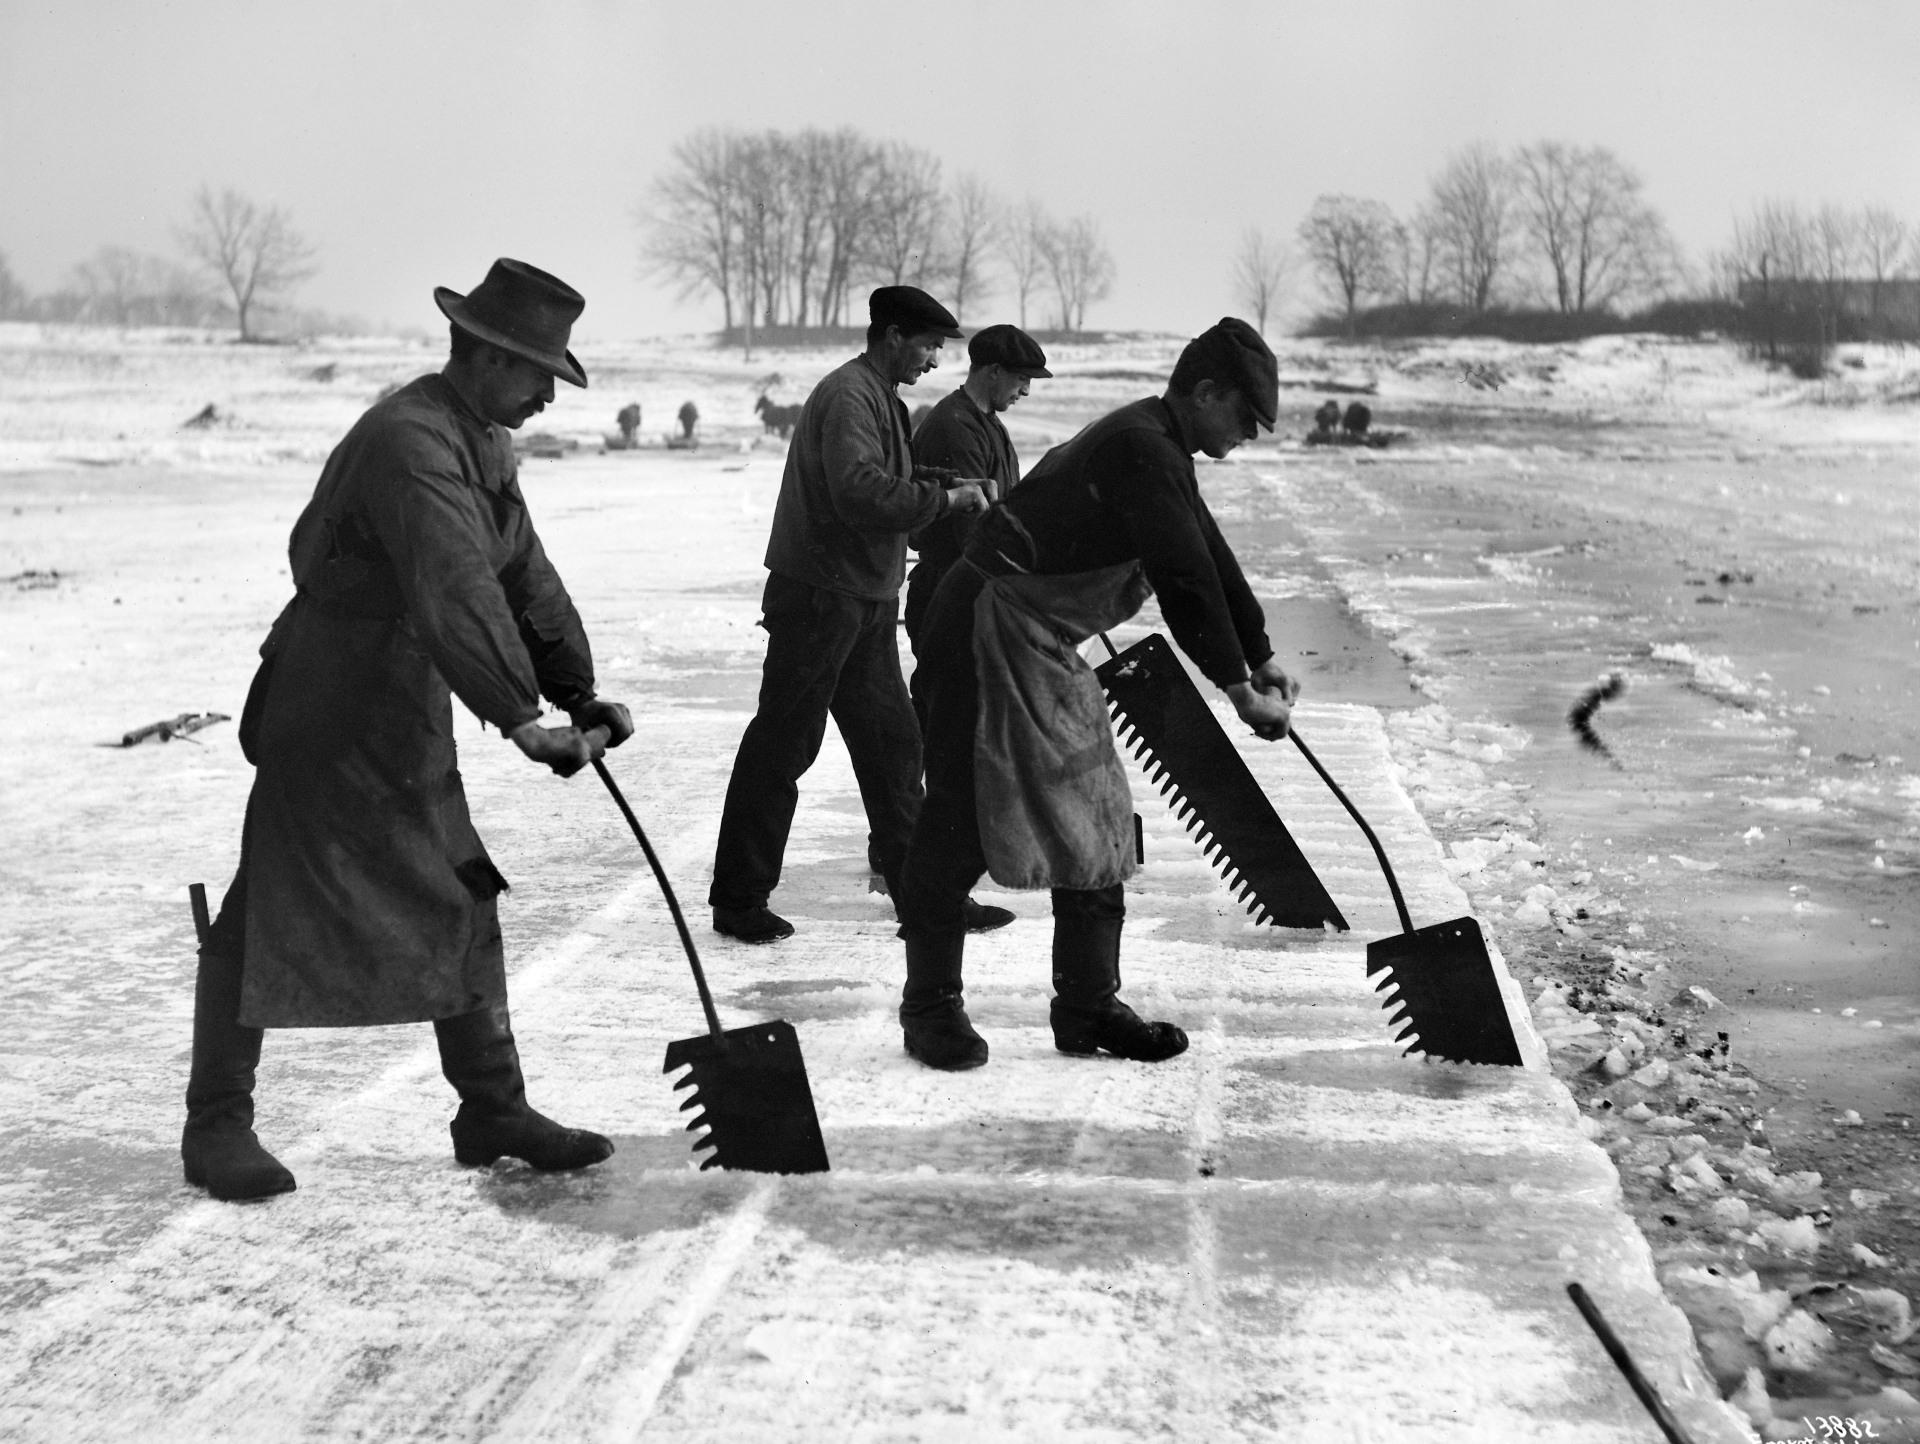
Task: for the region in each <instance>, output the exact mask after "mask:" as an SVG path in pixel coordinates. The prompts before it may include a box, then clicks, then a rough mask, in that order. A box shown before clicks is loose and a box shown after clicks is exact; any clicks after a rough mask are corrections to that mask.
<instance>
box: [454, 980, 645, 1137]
mask: <svg viewBox="0 0 1920 1444" xmlns="http://www.w3.org/2000/svg"><path fill="white" fill-rule="evenodd" d="M433 1032H434V1037H435V1038H436V1039H437V1040H438V1041H439V1044H440V1071H441V1073H443V1074H444V1075H445V1076H446V1080H447V1081H448V1082H449V1083H451V1084H452V1085H453V1089H454V1092H456V1093H458V1094H459V1095H460V1108H459V1111H458V1112H456V1113H455V1114H454V1115H453V1122H452V1123H450V1124H448V1125H447V1128H448V1131H449V1132H450V1133H452V1135H453V1156H454V1157H455V1158H456V1159H458V1160H459V1161H460V1162H462V1163H465V1164H469V1165H472V1166H474V1167H478V1168H484V1167H486V1166H487V1165H488V1164H490V1163H493V1162H495V1161H497V1160H498V1159H501V1158H518V1159H521V1160H522V1161H524V1162H526V1163H529V1164H531V1165H532V1166H533V1167H535V1168H538V1169H541V1170H543V1171H546V1172H557V1171H560V1170H563V1169H569V1168H586V1167H588V1166H589V1165H591V1164H595V1163H599V1162H601V1161H603V1160H604V1159H607V1158H610V1157H612V1155H613V1143H612V1140H610V1139H607V1138H603V1137H602V1136H601V1135H600V1134H598V1133H589V1132H588V1131H587V1130H586V1129H584V1128H566V1127H563V1126H562V1125H560V1124H558V1123H555V1122H554V1121H553V1120H552V1119H551V1118H548V1117H547V1116H546V1115H545V1114H542V1113H536V1112H535V1111H534V1110H533V1109H532V1108H531V1107H530V1106H529V1105H528V1103H527V1085H526V1080H525V1079H524V1078H523V1077H522V1076H521V1073H520V1051H519V1049H517V1048H516V1047H514V1043H513V1025H512V1023H511V1021H510V1020H509V1018H508V1016H507V1005H506V1004H505V1003H501V1004H500V1005H498V1006H497V1007H492V1008H479V1009H476V1010H475V1011H473V1012H471V1013H462V1014H460V1015H459V1016H458V1017H454V1018H439V1019H436V1020H435V1021H434V1025H433Z"/></svg>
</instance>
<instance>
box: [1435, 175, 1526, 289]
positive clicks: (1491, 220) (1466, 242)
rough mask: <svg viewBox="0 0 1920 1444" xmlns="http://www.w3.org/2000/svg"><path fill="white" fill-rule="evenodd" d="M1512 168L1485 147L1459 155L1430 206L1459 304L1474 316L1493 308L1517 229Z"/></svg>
mask: <svg viewBox="0 0 1920 1444" xmlns="http://www.w3.org/2000/svg"><path fill="white" fill-rule="evenodd" d="M1513 201H1514V184H1513V171H1512V168H1511V167H1510V166H1509V165H1508V164H1507V163H1506V162H1505V161H1504V160H1502V159H1501V158H1500V156H1499V155H1498V154H1497V153H1496V152H1495V151H1494V150H1493V148H1492V147H1491V146H1488V145H1486V144H1485V143H1480V144H1475V145H1471V146H1468V147H1467V148H1466V149H1465V150H1463V151H1459V152H1457V153H1456V154H1455V155H1454V156H1453V158H1452V159H1451V160H1449V161H1448V162H1447V164H1446V167H1445V169H1443V170H1442V171H1441V172H1440V174H1439V176H1437V177H1436V178H1435V180H1434V182H1433V192H1432V196H1431V199H1430V201H1429V204H1430V206H1431V207H1432V210H1433V215H1434V220H1435V222H1436V223H1437V231H1438V239H1439V249H1440V256H1441V259H1442V264H1443V266H1444V268H1445V269H1446V270H1447V271H1448V272H1449V273H1450V274H1451V275H1452V278H1453V284H1454V294H1455V297H1456V299H1458V300H1459V302H1460V303H1461V304H1462V305H1463V306H1466V307H1468V308H1469V309H1470V310H1473V311H1484V310H1486V309H1487V307H1488V306H1490V305H1492V304H1493V300H1494V293H1495V286H1496V285H1497V283H1498V282H1499V279H1500V273H1501V270H1502V268H1503V266H1504V265H1505V264H1506V262H1507V259H1508V255H1507V252H1508V248H1509V246H1510V243H1511V240H1512V236H1511V232H1512V228H1513Z"/></svg>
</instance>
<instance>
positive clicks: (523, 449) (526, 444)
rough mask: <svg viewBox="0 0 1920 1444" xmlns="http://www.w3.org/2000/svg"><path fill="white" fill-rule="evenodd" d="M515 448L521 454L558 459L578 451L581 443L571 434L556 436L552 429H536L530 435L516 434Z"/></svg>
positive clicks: (516, 452) (551, 459) (552, 459)
mask: <svg viewBox="0 0 1920 1444" xmlns="http://www.w3.org/2000/svg"><path fill="white" fill-rule="evenodd" d="M513 449H514V453H515V454H516V455H519V456H540V457H545V458H546V459H547V460H549V461H558V460H559V459H560V458H561V457H563V456H565V455H566V454H567V453H568V452H569V451H578V450H579V449H580V443H579V442H577V441H575V440H574V439H573V438H572V437H571V436H555V435H554V434H553V433H552V432H551V431H535V432H533V433H531V434H530V435H525V436H520V435H516V436H515V437H514V438H513Z"/></svg>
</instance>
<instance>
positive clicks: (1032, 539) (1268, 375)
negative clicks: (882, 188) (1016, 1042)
mask: <svg viewBox="0 0 1920 1444" xmlns="http://www.w3.org/2000/svg"><path fill="white" fill-rule="evenodd" d="M1278 399H1279V371H1278V363H1277V362H1276V361H1275V359H1274V355H1273V352H1272V351H1270V350H1268V348H1267V344H1266V342H1265V341H1263V340H1261V338H1260V335H1259V333H1258V332H1256V331H1255V330H1254V329H1253V327H1251V326H1249V325H1248V324H1247V323H1246V322H1244V321H1241V320H1239V319H1237V318H1235V317H1231V316H1229V317H1226V318H1224V319H1223V320H1221V321H1220V322H1219V323H1218V324H1217V325H1214V326H1210V327H1208V328H1207V329H1206V330H1205V331H1203V332H1202V333H1201V334H1200V335H1198V336H1196V337H1195V338H1194V339H1193V340H1192V341H1191V342H1189V343H1188V344H1187V346H1186V348H1185V349H1184V350H1183V351H1182V352H1181V354H1180V359H1179V360H1178V362H1176V363H1175V365H1174V368H1173V375H1172V376H1171V377H1169V378H1168V381H1167V387H1166V390H1165V392H1164V393H1163V394H1161V395H1159V396H1150V397H1147V398H1145V399H1143V400H1140V401H1135V402H1133V403H1132V404H1130V405H1127V406H1123V407H1121V408H1120V409H1119V410H1117V411H1114V412H1110V413H1109V414H1107V415H1106V416H1103V417H1102V418H1100V419H1099V420H1098V421H1095V422H1094V423H1093V424H1092V425H1090V426H1088V427H1087V428H1086V429H1084V430H1083V431H1081V432H1080V433H1079V435H1077V436H1075V437H1073V438H1072V439H1071V440H1070V441H1066V442H1064V443H1062V444H1061V445H1059V446H1056V447H1054V448H1053V450H1051V451H1049V452H1048V453H1047V454H1046V455H1045V456H1043V457H1041V458H1040V460H1039V461H1037V462H1036V463H1034V466H1033V468H1032V470H1030V471H1029V472H1028V473H1027V475H1026V478H1025V479H1024V480H1023V481H1022V482H1021V483H1020V486H1019V489H1018V490H1016V491H1015V492H1014V493H1013V494H1012V495H1011V496H1009V497H1008V498H1007V501H1006V504H1005V505H1004V506H999V507H995V508H994V509H993V511H992V512H991V513H990V514H989V515H988V516H987V517H986V518H985V519H984V520H982V521H981V522H980V524H979V525H978V526H977V527H976V528H975V529H974V533H973V536H972V538H971V539H970V540H969V541H968V544H967V550H966V553H965V556H964V558H963V559H962V561H961V562H960V563H959V564H958V565H956V566H954V567H953V568H952V569H951V570H950V571H949V572H948V573H947V575H946V578H945V580H944V581H942V582H941V584H940V589H939V590H938V591H937V592H936V593H934V596H933V601H932V604H931V606H930V607H929V609H928V613H927V618H926V622H925V626H924V629H923V630H922V632H921V634H920V639H919V657H920V671H921V673H922V676H923V688H922V691H921V696H922V698H923V699H924V702H925V706H926V714H927V726H926V768H927V770H926V789H927V790H926V800H925V802H924V804H923V805H922V807H921V810H920V816H919V820H918V822H917V823H916V824H915V827H914V830H913V838H912V841H911V843H910V844H909V845H908V849H907V859H906V867H905V878H904V888H903V890H902V892H901V893H900V895H899V912H900V936H901V938H902V939H903V940H904V941H905V943H906V965H907V968H906V971H907V976H906V982H905V986H904V987H903V988H902V990H901V999H900V1028H901V1035H902V1041H903V1042H904V1043H905V1045H906V1049H907V1051H908V1052H909V1053H911V1054H912V1055H913V1056H914V1057H915V1058H917V1059H919V1060H920V1061H921V1062H922V1063H924V1064H926V1065H927V1066H928V1067H930V1068H942V1069H948V1070H958V1069H964V1068H977V1067H979V1066H980V1065H981V1064H983V1063H985V1062H986V1061H987V1055H988V1048H987V1043H986V1040H985V1039H983V1038H982V1037H981V1036H980V1035H979V1033H977V1032H976V1031H975V1030H974V1027H973V1023H972V1021H971V1020H970V1019H969V1018H968V1016H967V1010H966V1007H965V1005H964V1000H963V980H962V958H963V954H964V951H965V943H966V932H967V927H966V913H965V909H966V900H967V895H968V890H969V889H970V888H972V887H973V885H974V884H975V883H976V882H977V881H978V880H979V878H980V874H981V873H982V872H988V873H990V874H991V875H992V877H993V878H994V880H995V881H996V882H998V883H1000V884H1001V885H1002V886H1003V887H1012V888H1042V887H1044V888H1049V889H1051V891H1052V894H1053V949H1052V957H1051V963H1052V967H1051V976H1052V983H1053V1001H1052V1003H1051V1005H1050V1006H1049V1009H1048V1017H1049V1021H1050V1022H1051V1024H1052V1028H1053V1042H1054V1047H1055V1048H1057V1049H1058V1050H1059V1051H1060V1052H1062V1053H1069V1054H1076V1055H1082V1056H1086V1055H1091V1054H1095V1053H1107V1054H1110V1055H1112V1056H1115V1057H1119V1058H1125V1059H1129V1060H1132V1061H1134V1062H1141V1063H1157V1062H1163V1061H1165V1060H1166V1059H1169V1058H1173V1057H1177V1056H1178V1055H1179V1054H1180V1053H1182V1052H1184V1051H1185V1049H1186V1046H1187V1035H1186V1034H1185V1033H1184V1032H1183V1031H1182V1030H1181V1029H1180V1028H1179V1027H1177V1026H1176V1025H1174V1024H1172V1023H1166V1022H1148V1021H1147V1020H1146V1019H1144V1018H1141V1017H1139V1016H1138V1015H1137V1014H1136V1013H1135V1012H1134V1011H1133V1009H1132V1008H1130V1007H1128V1006H1127V1005H1126V1004H1125V1003H1124V1002H1122V1001H1121V1000H1120V996H1119V993H1120V931H1121V924H1122V921H1123V919H1124V918H1125V916H1126V902H1125V896H1124V892H1123V888H1122V884H1123V882H1124V880H1125V879H1126V878H1127V877H1128V876H1130V875H1131V874H1132V872H1133V870H1134V865H1135V858H1134V850H1133V829H1132V825H1131V824H1132V789H1131V787H1130V786H1129V784H1128V781H1127V776H1126V772H1125V769H1124V768H1122V766H1121V765H1120V761H1119V758H1118V757H1117V755H1116V754H1115V752H1114V746H1113V734H1112V730H1111V728H1110V725H1109V722H1108V718H1107V705H1106V698H1105V695H1104V694H1103V692H1102V689H1101V687H1100V683H1099V680H1098V679H1097V678H1096V677H1095V676H1094V675H1093V672H1092V669H1091V668H1089V667H1088V666H1087V664H1086V662H1085V661H1084V660H1082V659H1081V657H1080V655H1079V653H1078V651H1077V650H1075V648H1076V646H1077V644H1079V643H1080V642H1083V641H1085V640H1087V639H1088V638H1089V637H1091V636H1093V635H1094V633H1096V632H1100V631H1104V630H1106V629H1107V628H1110V627H1113V626H1115V625H1117V624H1118V623H1120V622H1122V621H1125V620H1126V619H1127V618H1128V617H1130V616H1132V615H1133V614H1134V612H1136V611H1137V610H1139V608H1140V606H1141V604H1142V603H1143V602H1144V601H1145V600H1146V598H1147V597H1148V596H1149V595H1152V596H1155V597H1157V598H1158V600H1159V603H1160V612H1161V615H1162V616H1163V617H1164V618H1165V619H1166V625H1167V630H1168V631H1170V632H1172V633H1173V639H1174V640H1175V641H1176V642H1178V643H1179V644H1180V647H1181V649H1182V650H1183V651H1184V652H1185V653H1186V654H1187V656H1188V657H1190V658H1191V659H1192V660H1193V663H1194V665H1195V666H1196V667H1198V668H1199V669H1200V671H1201V673H1202V674H1203V675H1205V676H1206V678H1207V679H1208V680H1209V681H1211V682H1212V683H1213V684H1214V685H1215V686H1217V687H1219V688H1220V689H1221V690H1222V691H1223V692H1224V693H1226V695H1227V698H1228V700H1229V701H1230V702H1232V704H1233V707H1234V710H1235V711H1236V712H1238V713H1239V715H1240V718H1241V720H1242V721H1243V722H1245V723H1246V724H1247V726H1248V727H1250V728H1252V729H1253V731H1254V732H1255V733H1256V734H1257V735H1258V736H1261V737H1265V738H1269V739H1277V738H1281V737H1285V736H1286V735H1287V727H1288V722H1289V717H1290V712H1291V706H1292V703H1293V699H1294V697H1295V695H1296V694H1297V693H1298V691H1299V686H1298V684H1297V683H1296V682H1295V681H1294V679H1293V678H1292V677H1291V676H1289V675H1288V673H1287V672H1286V670H1285V668H1284V667H1282V666H1281V664H1280V662H1279V660H1278V659H1277V658H1276V657H1275V656H1274V650H1273V646H1272V644H1271V643H1269V642H1268V640H1267V633H1266V621H1265V618H1264V616H1263V615H1262V612H1261V608H1260V603H1259V602H1258V601H1257V600H1256V599H1255V598H1254V595H1253V591H1252V589H1251V588H1250V587H1248V585H1247V581H1246V578H1245V577H1244V576H1243V575H1242V574H1241V571H1240V564H1239V563H1238V562H1237V561H1236V560H1235V559H1234V555H1233V551H1232V549H1231V548H1230V547H1229V546H1228V545H1227V543H1226V540H1225V539H1224V538H1223V537H1222V536H1221V534H1220V528H1219V526H1218V525H1216V524H1215V522H1214V519H1213V514H1212V513H1211V512H1210V511H1209V510H1208V508H1207V504H1206V501H1205V499H1204V498H1202V496H1201V495H1200V485H1199V479H1198V477H1197V475H1196V474H1195V471H1194V464H1193V456H1194V453H1195V452H1204V453H1205V454H1206V455H1208V456H1211V457H1214V458H1223V457H1225V456H1226V455H1227V454H1228V453H1230V452H1231V451H1233V450H1234V448H1235V447H1237V446H1239V445H1240V444H1241V443H1243V442H1246V441H1251V440H1252V439H1253V438H1254V437H1255V436H1256V435H1257V434H1258V431H1259V429H1261V428H1264V429H1266V430H1268V431H1271V430H1272V429H1273V424H1274V419H1275V416H1276V415H1277V412H1278Z"/></svg>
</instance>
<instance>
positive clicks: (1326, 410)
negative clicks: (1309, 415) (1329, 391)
mask: <svg viewBox="0 0 1920 1444" xmlns="http://www.w3.org/2000/svg"><path fill="white" fill-rule="evenodd" d="M1339 424H1340V403H1339V402H1338V401H1335V400H1333V398H1331V397H1329V398H1327V400H1325V401H1322V402H1321V403H1320V409H1319V410H1318V411H1316V412H1314V413H1313V429H1314V433H1315V434H1316V435H1318V436H1320V437H1322V438H1323V439H1325V440H1327V441H1331V440H1333V429H1334V427H1336V426H1338V425H1339Z"/></svg>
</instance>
